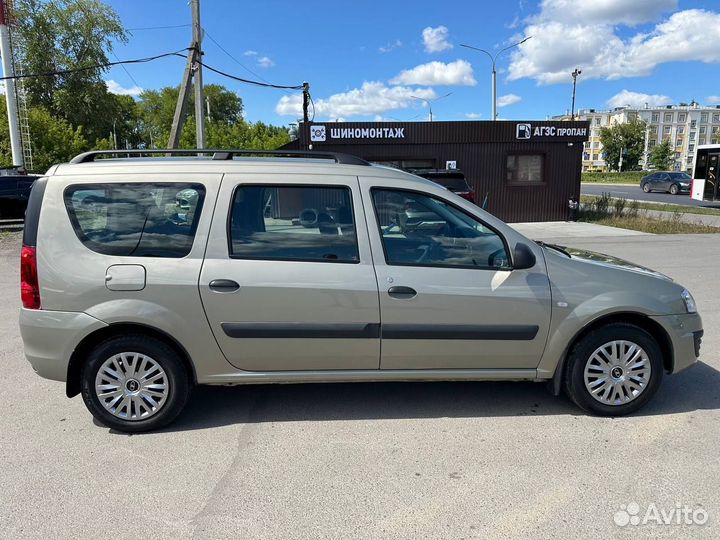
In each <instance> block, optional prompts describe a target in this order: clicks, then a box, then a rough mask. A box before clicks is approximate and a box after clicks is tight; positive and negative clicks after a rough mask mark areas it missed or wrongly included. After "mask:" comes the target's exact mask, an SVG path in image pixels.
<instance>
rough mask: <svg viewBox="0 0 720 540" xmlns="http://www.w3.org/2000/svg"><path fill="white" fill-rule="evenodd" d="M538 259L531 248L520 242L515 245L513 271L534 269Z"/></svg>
mask: <svg viewBox="0 0 720 540" xmlns="http://www.w3.org/2000/svg"><path fill="white" fill-rule="evenodd" d="M536 262H537V259H535V254H534V253H533V251H532V249H530V246H528V245H527V244H523V243H522V242H518V243H517V244H515V251H513V269H514V270H525V269H526V268H532V267H533V266H535V263H536Z"/></svg>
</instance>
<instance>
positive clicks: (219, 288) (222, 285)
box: [210, 279, 240, 292]
mask: <svg viewBox="0 0 720 540" xmlns="http://www.w3.org/2000/svg"><path fill="white" fill-rule="evenodd" d="M239 288H240V285H238V283H237V281H233V280H232V279H213V280H212V281H211V282H210V289H212V290H213V291H215V292H235V291H237V290H238V289H239Z"/></svg>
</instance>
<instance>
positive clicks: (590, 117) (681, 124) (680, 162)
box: [553, 103, 720, 171]
mask: <svg viewBox="0 0 720 540" xmlns="http://www.w3.org/2000/svg"><path fill="white" fill-rule="evenodd" d="M575 117H576V119H577V120H587V121H588V122H589V123H590V133H589V134H588V135H589V136H588V140H587V142H586V143H585V146H584V148H583V156H582V170H583V171H607V170H608V169H609V167H608V164H607V163H605V159H604V156H603V151H602V143H601V142H600V129H601V128H602V127H607V126H613V125H615V124H623V123H626V122H631V121H633V120H635V119H637V118H639V119H640V120H643V121H644V122H645V123H646V125H647V129H646V132H645V152H644V156H645V157H644V158H643V159H641V161H640V165H641V166H642V168H643V169H647V168H648V166H647V165H646V160H647V159H648V158H649V155H650V151H651V150H652V147H653V146H655V145H656V144H658V143H660V142H663V141H664V140H666V139H668V140H670V142H671V144H672V146H673V148H674V150H675V163H674V166H673V168H674V169H675V170H678V171H685V170H689V169H690V168H692V162H693V158H694V157H695V148H696V147H697V146H698V145H701V144H716V143H720V105H717V106H712V107H707V106H706V107H703V106H701V105H699V104H697V103H693V104H691V105H666V106H662V107H652V108H651V107H647V106H646V107H643V108H631V107H617V108H615V109H613V110H611V111H600V110H595V109H582V110H580V111H579V112H578V113H577V114H576V115H575ZM553 119H554V120H569V119H570V116H569V115H562V116H556V117H554V118H553Z"/></svg>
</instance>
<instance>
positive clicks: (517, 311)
mask: <svg viewBox="0 0 720 540" xmlns="http://www.w3.org/2000/svg"><path fill="white" fill-rule="evenodd" d="M360 181H361V185H362V188H363V197H364V200H365V201H366V203H365V207H366V209H367V212H368V225H369V233H370V239H371V245H372V248H373V257H374V259H375V268H376V272H377V277H378V284H379V288H380V310H381V317H382V360H381V368H382V369H534V368H536V367H537V365H538V363H539V361H540V357H541V355H542V352H543V349H544V347H545V341H546V337H547V333H548V327H549V323H550V313H551V302H550V300H551V298H550V283H549V280H548V277H547V274H546V272H545V269H544V264H543V262H542V261H543V256H542V253H541V251H540V248H536V250H537V258H538V264H536V266H535V267H534V268H532V269H529V270H513V269H512V268H511V267H510V256H509V246H507V245H506V242H505V239H504V238H503V237H502V235H500V234H499V233H498V232H497V231H495V230H494V229H492V228H491V227H490V226H489V225H487V224H485V223H484V222H483V221H482V220H481V219H479V218H477V217H474V216H473V215H472V214H470V213H468V212H467V211H466V210H463V209H462V208H460V207H458V206H456V205H455V204H453V203H451V202H448V200H447V199H446V197H445V196H443V195H442V194H441V192H442V190H440V189H437V190H435V189H434V188H433V189H431V188H427V193H423V192H418V191H410V190H407V189H405V188H404V187H403V184H402V182H397V183H396V185H394V186H393V185H392V182H389V181H387V180H382V181H381V183H382V187H378V186H377V184H376V182H375V181H374V180H373V179H372V178H361V179H360ZM533 249H535V248H533Z"/></svg>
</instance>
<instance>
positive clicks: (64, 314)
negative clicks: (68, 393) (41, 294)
mask: <svg viewBox="0 0 720 540" xmlns="http://www.w3.org/2000/svg"><path fill="white" fill-rule="evenodd" d="M105 326H107V324H105V323H104V322H102V321H100V320H98V319H96V318H95V317H91V316H90V315H88V314H87V313H78V312H68V311H46V310H42V309H24V308H23V309H21V310H20V335H21V336H22V339H23V344H24V346H25V357H26V358H27V359H28V362H30V364H31V365H32V367H33V369H34V370H35V372H36V373H37V374H38V375H40V376H41V377H44V378H46V379H52V380H54V381H65V380H66V379H67V369H68V363H69V362H70V356H71V355H72V353H73V351H74V350H75V347H77V345H78V344H79V343H80V342H81V341H82V340H83V338H85V337H86V336H88V335H89V334H91V333H92V332H94V331H95V330H98V329H100V328H104V327H105Z"/></svg>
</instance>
